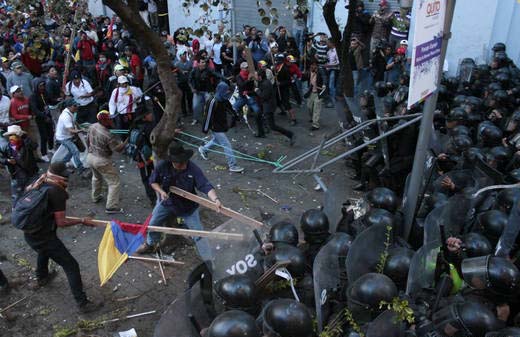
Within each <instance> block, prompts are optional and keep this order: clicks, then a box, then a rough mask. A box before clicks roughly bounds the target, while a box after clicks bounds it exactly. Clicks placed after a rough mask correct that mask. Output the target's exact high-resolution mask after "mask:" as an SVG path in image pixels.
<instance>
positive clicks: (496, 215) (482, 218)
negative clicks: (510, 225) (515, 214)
mask: <svg viewBox="0 0 520 337" xmlns="http://www.w3.org/2000/svg"><path fill="white" fill-rule="evenodd" d="M508 221H509V219H508V217H507V214H506V213H504V212H502V211H499V210H497V209H492V210H489V211H486V212H484V213H481V214H480V215H479V216H478V222H479V224H480V229H481V231H482V234H484V235H485V236H486V237H487V238H488V239H489V240H490V241H491V242H492V243H493V244H496V243H497V242H498V239H500V236H501V235H502V232H503V231H504V228H505V226H506V225H507V222H508Z"/></svg>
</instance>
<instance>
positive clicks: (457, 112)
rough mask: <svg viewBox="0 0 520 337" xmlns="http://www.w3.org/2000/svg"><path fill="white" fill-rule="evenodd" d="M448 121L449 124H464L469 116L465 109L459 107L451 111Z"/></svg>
mask: <svg viewBox="0 0 520 337" xmlns="http://www.w3.org/2000/svg"><path fill="white" fill-rule="evenodd" d="M446 119H447V120H448V121H449V122H464V121H466V120H467V119H468V114H467V112H466V110H464V109H463V108H461V107H457V108H453V109H451V111H450V113H449V114H448V117H447V118H446Z"/></svg>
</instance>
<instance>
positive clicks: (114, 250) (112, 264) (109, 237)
mask: <svg viewBox="0 0 520 337" xmlns="http://www.w3.org/2000/svg"><path fill="white" fill-rule="evenodd" d="M149 222H150V217H149V218H148V219H146V221H145V223H144V224H143V225H138V224H130V223H124V222H120V221H117V220H112V221H110V222H107V226H106V229H105V234H104V235H103V238H102V239H101V242H100V243H99V247H98V270H99V279H100V281H101V286H103V285H104V284H105V283H107V282H108V280H109V279H110V278H111V277H112V276H114V274H115V273H116V271H117V269H119V267H121V265H122V264H123V263H125V261H126V260H127V259H128V256H130V255H132V254H133V253H134V252H135V251H136V250H137V248H139V246H140V245H141V244H142V243H143V242H145V240H146V230H147V228H148V223H149Z"/></svg>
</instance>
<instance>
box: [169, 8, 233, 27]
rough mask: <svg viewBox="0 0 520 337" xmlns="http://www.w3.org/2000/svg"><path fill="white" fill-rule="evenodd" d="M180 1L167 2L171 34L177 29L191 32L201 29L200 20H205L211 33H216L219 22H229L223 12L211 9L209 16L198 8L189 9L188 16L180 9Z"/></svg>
mask: <svg viewBox="0 0 520 337" xmlns="http://www.w3.org/2000/svg"><path fill="white" fill-rule="evenodd" d="M182 2H183V1H182V0H168V13H169V16H168V18H169V20H170V32H171V33H173V32H174V31H175V30H176V29H177V28H179V27H191V28H193V30H195V29H197V28H200V27H201V23H200V22H201V20H207V23H208V25H207V26H208V27H209V29H210V30H211V31H213V32H216V31H217V25H218V23H219V21H220V20H222V19H224V20H226V19H227V20H229V18H227V17H225V12H224V11H219V10H218V9H216V8H213V9H212V10H211V12H210V14H209V16H208V15H207V14H206V12H204V11H203V10H202V9H201V8H200V7H198V6H193V7H190V13H189V15H186V11H185V10H184V9H183V7H182Z"/></svg>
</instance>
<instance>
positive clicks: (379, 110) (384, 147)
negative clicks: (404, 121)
mask: <svg viewBox="0 0 520 337" xmlns="http://www.w3.org/2000/svg"><path fill="white" fill-rule="evenodd" d="M374 105H375V110H376V118H377V119H378V120H379V119H381V118H383V117H385V116H384V107H383V99H382V97H378V96H377V95H374ZM377 127H378V130H379V135H381V134H382V133H383V132H386V130H387V128H388V125H387V123H386V122H383V121H380V122H378V123H377ZM379 147H380V149H381V153H382V155H383V159H384V161H385V168H386V169H389V168H390V153H389V151H388V142H387V138H383V139H381V141H380V142H379Z"/></svg>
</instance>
